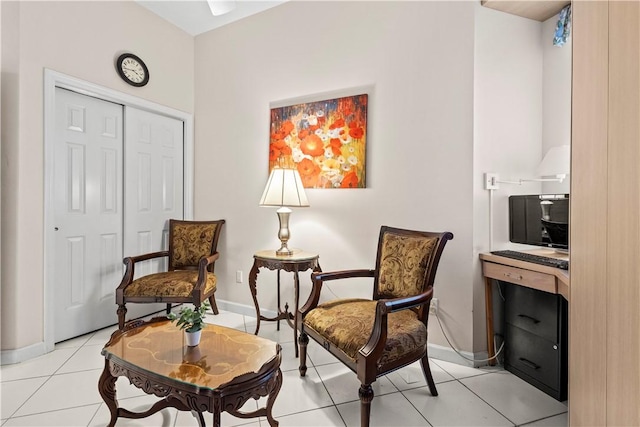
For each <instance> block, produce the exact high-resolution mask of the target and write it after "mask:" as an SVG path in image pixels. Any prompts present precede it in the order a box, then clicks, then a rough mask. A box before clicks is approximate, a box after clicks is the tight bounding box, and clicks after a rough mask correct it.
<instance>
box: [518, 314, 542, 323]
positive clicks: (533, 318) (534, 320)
mask: <svg viewBox="0 0 640 427" xmlns="http://www.w3.org/2000/svg"><path fill="white" fill-rule="evenodd" d="M518 317H522V318H523V319H529V320H531V321H532V322H533V324H534V325H537V324H538V323H540V321H539V320H538V319H536V318H535V317H531V316H527V315H526V314H518Z"/></svg>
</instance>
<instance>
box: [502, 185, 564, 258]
mask: <svg viewBox="0 0 640 427" xmlns="http://www.w3.org/2000/svg"><path fill="white" fill-rule="evenodd" d="M509 241H511V242H512V243H522V244H525V245H536V246H547V247H551V248H557V249H567V250H568V249H569V195H568V194H536V195H522V196H510V197H509Z"/></svg>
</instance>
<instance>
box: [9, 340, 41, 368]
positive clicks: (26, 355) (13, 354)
mask: <svg viewBox="0 0 640 427" xmlns="http://www.w3.org/2000/svg"><path fill="white" fill-rule="evenodd" d="M46 352H47V351H46V348H45V345H44V342H39V343H35V344H31V345H29V346H26V347H22V348H17V349H15V350H2V351H0V365H12V364H14V363H20V362H24V361H25V360H29V359H33V358H34V357H38V356H42V355H43V354H45V353H46Z"/></svg>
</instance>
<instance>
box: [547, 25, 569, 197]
mask: <svg viewBox="0 0 640 427" xmlns="http://www.w3.org/2000/svg"><path fill="white" fill-rule="evenodd" d="M557 23H558V16H557V15H556V16H554V17H553V18H549V19H547V20H546V21H545V22H543V23H542V54H543V69H542V156H544V155H545V153H546V152H547V151H549V149H550V148H551V147H556V146H559V145H567V144H571V47H572V46H571V37H569V38H568V39H567V42H566V43H565V44H564V45H563V46H554V45H553V35H554V33H555V29H556V24H557ZM569 181H570V180H569V177H568V176H567V178H566V179H565V180H564V181H563V182H562V183H557V182H545V183H543V184H542V192H543V193H548V194H553V193H569Z"/></svg>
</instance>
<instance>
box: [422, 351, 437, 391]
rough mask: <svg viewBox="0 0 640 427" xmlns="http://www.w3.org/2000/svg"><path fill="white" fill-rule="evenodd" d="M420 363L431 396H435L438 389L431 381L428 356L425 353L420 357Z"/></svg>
mask: <svg viewBox="0 0 640 427" xmlns="http://www.w3.org/2000/svg"><path fill="white" fill-rule="evenodd" d="M420 364H421V365H422V373H424V379H425V380H427V384H428V385H429V391H430V392H431V396H437V395H438V390H436V383H435V382H434V381H433V376H432V375H431V367H430V366H429V356H428V355H426V354H425V355H424V357H423V358H422V359H420Z"/></svg>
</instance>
